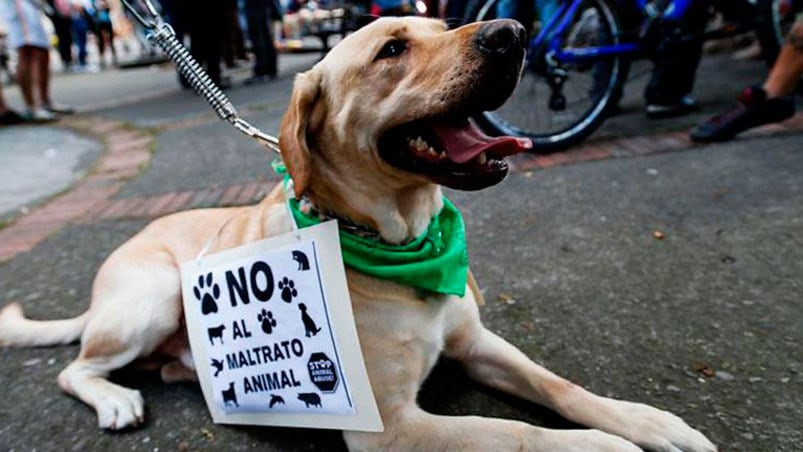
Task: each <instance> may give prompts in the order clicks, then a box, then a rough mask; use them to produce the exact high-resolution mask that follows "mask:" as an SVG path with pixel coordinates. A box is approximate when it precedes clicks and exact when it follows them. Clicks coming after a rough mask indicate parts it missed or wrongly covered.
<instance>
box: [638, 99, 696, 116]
mask: <svg viewBox="0 0 803 452" xmlns="http://www.w3.org/2000/svg"><path fill="white" fill-rule="evenodd" d="M697 109H699V106H698V105H697V101H695V100H694V98H693V97H691V96H683V98H682V99H680V101H679V102H677V103H674V104H669V105H663V104H647V109H646V112H647V118H649V119H665V118H674V117H675V116H683V115H686V114H689V113H691V112H693V111H696V110H697Z"/></svg>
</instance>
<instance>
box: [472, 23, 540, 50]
mask: <svg viewBox="0 0 803 452" xmlns="http://www.w3.org/2000/svg"><path fill="white" fill-rule="evenodd" d="M526 43H527V31H526V30H525V29H524V27H523V26H522V25H521V24H520V23H518V22H516V21H515V20H510V19H501V20H494V21H491V22H488V23H486V24H484V25H483V26H481V27H480V29H479V30H478V31H477V34H476V35H475V36H474V47H476V49H477V50H478V51H479V52H480V53H481V54H482V55H483V56H485V57H486V58H490V59H521V58H522V56H524V49H525V45H526Z"/></svg>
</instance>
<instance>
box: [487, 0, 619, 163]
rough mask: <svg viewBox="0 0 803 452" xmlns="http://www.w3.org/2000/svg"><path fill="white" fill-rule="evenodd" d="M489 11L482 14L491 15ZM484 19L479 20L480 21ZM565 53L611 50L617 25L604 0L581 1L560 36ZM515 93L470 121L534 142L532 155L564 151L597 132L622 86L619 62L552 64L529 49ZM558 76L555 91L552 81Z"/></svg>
mask: <svg viewBox="0 0 803 452" xmlns="http://www.w3.org/2000/svg"><path fill="white" fill-rule="evenodd" d="M492 10H493V8H492V7H488V8H484V9H483V10H481V11H480V12H481V13H482V12H483V11H484V12H486V13H487V12H491V11H492ZM481 19H483V17H478V20H481ZM560 40H561V42H562V43H563V48H564V49H569V48H572V49H577V48H589V47H599V46H608V45H615V44H618V43H619V24H618V22H617V20H616V17H615V15H614V13H613V11H612V10H611V9H610V8H609V7H608V5H607V3H606V2H605V1H603V0H583V1H582V2H581V5H580V8H579V9H578V10H577V13H576V14H575V16H574V17H573V18H572V22H571V25H570V26H569V27H566V31H565V32H564V34H563V36H561V37H560ZM533 51H534V52H536V54H535V55H533V54H530V55H528V61H529V63H528V67H527V68H525V70H524V72H523V75H522V78H521V81H520V82H519V85H518V87H517V88H516V91H515V92H514V93H513V95H512V96H511V97H510V99H508V101H507V102H506V103H505V105H503V106H502V107H501V108H499V109H498V110H496V111H494V112H485V113H482V114H480V115H477V116H476V117H475V118H474V119H475V121H476V122H477V124H478V125H479V126H480V127H481V128H483V129H484V130H485V131H486V133H489V134H493V135H515V136H523V137H528V138H530V139H531V140H532V141H533V151H532V152H535V153H549V152H555V151H558V150H563V149H566V148H567V147H569V146H571V145H573V144H575V143H577V142H579V141H581V140H583V139H584V138H586V137H587V136H588V135H590V134H591V133H592V132H594V130H596V129H597V128H598V127H599V126H600V124H601V123H602V121H603V120H604V118H605V111H606V107H607V106H608V104H609V103H610V102H611V100H612V98H614V97H616V96H615V94H616V93H617V92H618V91H621V84H622V83H623V80H622V79H623V74H622V64H621V61H620V58H618V57H615V56H612V57H605V58H604V59H602V58H600V59H597V60H594V62H584V63H575V64H569V63H560V62H555V61H550V60H549V58H548V56H547V55H546V54H545V50H543V49H530V52H533ZM556 75H557V76H559V77H560V83H559V86H557V87H556V86H555V85H556V82H555V80H556V79H555V76H556Z"/></svg>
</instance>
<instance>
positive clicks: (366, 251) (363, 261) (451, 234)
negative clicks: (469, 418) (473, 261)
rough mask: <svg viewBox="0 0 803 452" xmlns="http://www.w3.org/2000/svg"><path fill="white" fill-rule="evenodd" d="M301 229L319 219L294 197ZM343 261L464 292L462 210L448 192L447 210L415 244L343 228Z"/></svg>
mask: <svg viewBox="0 0 803 452" xmlns="http://www.w3.org/2000/svg"><path fill="white" fill-rule="evenodd" d="M290 210H291V211H292V212H293V217H294V218H295V220H296V224H298V227H300V228H305V227H308V226H313V225H316V224H318V223H320V222H321V220H320V219H319V218H318V217H317V216H312V215H308V214H305V213H303V212H301V210H299V208H298V200H296V199H291V200H290ZM340 247H341V248H342V250H343V262H345V264H346V265H348V266H349V267H351V268H353V269H355V270H357V271H359V272H360V273H364V274H366V275H370V276H375V277H377V278H380V279H389V280H391V281H394V282H397V283H400V284H404V285H407V286H412V287H416V288H419V289H425V290H428V291H431V292H437V293H441V294H449V295H458V296H461V297H462V296H463V295H465V293H466V278H467V275H468V251H467V250H466V232H465V228H464V226H463V216H462V215H460V211H459V210H457V208H456V207H455V206H454V205H453V204H452V203H451V202H450V201H449V200H448V199H447V198H446V197H445V196H444V198H443V209H441V211H440V213H439V214H437V215H435V216H434V217H432V221H430V223H429V227H428V228H427V230H426V232H424V233H423V234H421V235H420V236H419V237H417V238H416V239H415V240H413V241H412V242H409V243H406V244H404V245H392V244H389V243H384V242H379V241H376V240H371V239H368V238H363V237H359V236H357V235H354V234H352V233H349V232H347V231H344V230H343V229H340Z"/></svg>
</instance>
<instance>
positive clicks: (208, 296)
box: [192, 273, 220, 315]
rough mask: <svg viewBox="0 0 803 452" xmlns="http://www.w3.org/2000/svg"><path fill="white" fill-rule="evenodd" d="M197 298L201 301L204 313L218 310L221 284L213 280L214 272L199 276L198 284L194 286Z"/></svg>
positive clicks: (193, 289)
mask: <svg viewBox="0 0 803 452" xmlns="http://www.w3.org/2000/svg"><path fill="white" fill-rule="evenodd" d="M192 292H193V293H194V294H195V298H196V299H198V301H200V302H201V313H202V314H203V315H207V314H212V313H214V312H217V300H218V298H220V286H218V285H217V283H216V282H214V281H212V273H208V274H207V275H206V278H204V275H201V276H199V277H198V284H197V285H196V286H195V287H193V288H192Z"/></svg>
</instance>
